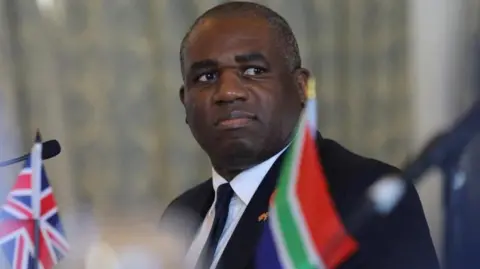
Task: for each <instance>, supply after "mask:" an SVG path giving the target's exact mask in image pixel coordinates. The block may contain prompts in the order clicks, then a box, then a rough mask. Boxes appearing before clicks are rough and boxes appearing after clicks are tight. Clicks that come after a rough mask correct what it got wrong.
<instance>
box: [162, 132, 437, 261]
mask: <svg viewBox="0 0 480 269" xmlns="http://www.w3.org/2000/svg"><path fill="white" fill-rule="evenodd" d="M317 145H318V149H319V154H320V155H321V160H322V164H323V167H324V171H325V174H326V176H327V180H328V183H329V187H330V193H331V195H332V198H333V200H334V202H335V205H336V207H337V209H338V211H339V214H340V216H341V218H342V220H345V219H346V218H348V216H350V215H351V212H354V211H355V209H356V208H358V206H359V205H358V202H360V201H361V200H362V199H363V195H364V193H365V190H366V189H367V188H368V186H370V185H371V184H372V182H373V181H374V180H375V179H378V178H379V177H380V176H381V175H384V174H390V173H396V172H399V171H398V169H396V168H394V167H392V166H389V165H387V164H385V163H382V162H379V161H376V160H373V159H368V158H364V157H361V156H358V155H356V154H354V153H352V152H350V151H348V150H346V149H345V148H343V147H342V146H341V145H339V144H338V143H336V142H334V141H332V140H328V139H323V138H321V137H320V136H319V138H318V141H317ZM282 159H283V156H280V157H279V158H278V160H277V161H276V162H275V163H274V165H273V166H272V168H271V169H270V170H269V172H268V173H267V175H266V176H265V178H264V179H263V181H262V183H261V184H260V186H259V187H258V189H257V191H256V193H255V195H254V196H253V198H252V200H251V201H250V203H249V205H248V206H247V208H246V210H245V212H244V214H243V216H242V218H241V220H240V222H239V223H238V225H237V227H236V230H235V231H234V233H233V234H232V237H231V238H230V241H229V243H228V245H227V246H226V248H225V251H224V252H223V255H222V257H221V259H220V262H219V266H218V268H224V269H253V268H255V267H254V253H255V248H256V244H257V242H258V239H259V236H260V234H261V232H262V228H263V225H264V222H258V216H259V215H260V214H262V213H263V212H266V211H268V202H269V201H268V200H269V198H270V195H271V194H272V192H273V190H274V188H275V184H276V182H277V178H278V174H279V168H280V166H281V162H282ZM213 198H214V192H213V189H212V183H211V179H210V180H207V181H205V182H203V183H201V184H199V185H197V186H196V187H194V188H192V189H190V190H188V191H186V192H185V193H183V194H182V195H180V196H179V197H178V198H176V199H175V200H174V201H172V202H171V203H170V205H169V206H168V207H167V209H166V210H165V212H164V214H163V216H162V220H161V223H162V222H165V221H167V220H168V219H169V218H170V216H173V213H174V212H176V210H182V209H184V210H188V211H189V212H191V213H193V214H194V216H196V220H195V221H191V222H189V223H188V225H187V224H185V223H183V224H182V225H178V226H177V227H176V228H177V229H182V230H181V231H180V232H181V233H182V234H183V235H187V238H189V240H193V238H194V236H195V234H196V232H197V229H198V228H199V227H200V225H201V222H202V220H203V218H204V217H205V215H206V213H207V211H208V210H209V208H210V206H211V205H212V203H213ZM178 231H179V230H177V232H178ZM354 236H355V239H356V240H357V241H358V242H359V251H358V252H357V253H356V254H354V255H353V256H352V257H351V258H349V259H348V260H346V261H345V262H344V263H343V264H342V265H340V267H339V269H438V268H439V265H438V261H437V257H436V254H435V250H434V247H433V243H432V240H431V237H430V231H429V228H428V226H427V222H426V219H425V216H424V212H423V209H422V205H421V203H420V199H419V197H418V194H417V192H416V190H415V188H414V186H413V185H411V184H410V185H409V186H408V192H407V194H406V196H405V198H404V199H403V201H402V202H401V203H400V204H399V205H398V206H397V208H396V209H395V210H394V212H392V214H390V215H389V216H388V217H383V218H382V217H375V218H374V219H372V221H371V222H370V223H369V225H367V226H366V227H364V228H362V229H360V231H357V232H355V234H354Z"/></svg>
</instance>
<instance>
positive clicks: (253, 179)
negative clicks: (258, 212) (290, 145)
mask: <svg viewBox="0 0 480 269" xmlns="http://www.w3.org/2000/svg"><path fill="white" fill-rule="evenodd" d="M285 149H286V148H285ZM285 149H283V150H282V151H280V152H279V153H277V154H275V155H274V156H272V157H271V158H270V159H268V160H266V161H264V162H263V163H260V164H258V165H256V166H254V167H252V168H250V169H247V170H245V171H243V172H241V173H240V174H238V175H237V176H236V177H234V178H233V179H232V180H231V181H230V185H231V187H232V189H233V192H234V195H233V197H232V199H231V200H230V205H229V209H228V217H227V222H226V223H225V228H224V229H223V232H222V235H221V236H220V240H219V241H218V245H217V249H216V250H215V254H214V256H213V261H212V265H211V267H210V269H214V268H215V267H216V266H217V264H218V261H219V260H220V257H221V256H222V253H223V250H224V249H225V246H226V245H227V243H228V241H229V239H230V237H231V236H232V233H233V231H234V230H235V227H236V226H237V223H238V221H239V220H240V218H241V217H242V215H243V212H244V211H245V209H246V208H247V205H248V203H249V202H250V200H251V199H252V197H253V195H254V194H255V192H256V190H257V188H258V186H259V185H260V183H261V182H262V180H263V178H264V177H265V175H266V174H267V172H268V170H270V168H271V167H272V165H273V163H274V162H275V161H276V160H277V158H278V157H279V156H280V154H281V153H282V152H283V151H284V150H285ZM225 183H228V181H227V180H226V179H224V178H223V177H222V176H220V175H219V174H218V173H217V172H216V171H215V169H213V168H212V187H213V189H214V191H215V200H214V201H213V204H212V206H211V207H210V210H209V211H208V213H207V215H206V216H205V219H204V220H203V223H202V226H201V227H200V229H199V231H198V233H197V235H196V237H195V239H194V240H193V242H192V245H191V246H190V249H189V250H188V252H187V256H186V262H187V268H193V267H194V266H195V264H196V262H197V260H198V258H199V256H200V253H201V251H202V249H203V246H204V245H205V243H206V241H207V237H208V234H209V233H210V229H211V228H212V224H213V220H214V218H215V202H216V199H217V189H218V187H219V186H220V185H221V184H225Z"/></svg>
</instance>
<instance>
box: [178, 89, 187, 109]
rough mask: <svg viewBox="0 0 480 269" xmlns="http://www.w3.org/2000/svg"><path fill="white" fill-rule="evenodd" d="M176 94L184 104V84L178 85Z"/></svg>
mask: <svg viewBox="0 0 480 269" xmlns="http://www.w3.org/2000/svg"><path fill="white" fill-rule="evenodd" d="M178 96H179V97H180V102H182V104H183V105H184V106H185V86H184V85H182V86H181V87H180V91H179V92H178Z"/></svg>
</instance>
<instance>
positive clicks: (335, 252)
mask: <svg viewBox="0 0 480 269" xmlns="http://www.w3.org/2000/svg"><path fill="white" fill-rule="evenodd" d="M304 134H305V137H304V144H303V145H302V152H301V156H300V165H299V170H298V181H297V185H296V194H297V197H298V200H299V202H300V207H301V210H302V212H303V216H304V218H305V222H306V225H307V227H308V229H309V232H310V235H311V237H312V240H313V243H314V246H315V248H316V250H317V252H318V253H319V254H320V255H321V257H322V260H323V262H324V263H325V265H326V266H327V268H334V267H335V266H337V265H338V264H340V263H341V262H343V261H345V259H346V258H348V257H349V256H350V255H351V254H353V253H354V252H355V251H356V250H357V243H356V242H355V240H354V239H353V238H352V237H350V236H349V235H348V234H347V232H346V230H345V228H344V226H343V224H342V222H341V219H340V217H339V216H338V214H337V211H336V209H335V205H334V203H333V201H332V199H331V197H330V193H329V191H328V185H327V180H326V178H325V175H324V171H323V167H322V166H321V164H320V160H319V158H318V157H319V156H318V152H317V147H316V144H315V141H314V140H313V137H312V135H311V132H309V131H308V130H307V131H305V132H304Z"/></svg>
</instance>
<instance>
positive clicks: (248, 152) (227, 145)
mask: <svg viewBox="0 0 480 269" xmlns="http://www.w3.org/2000/svg"><path fill="white" fill-rule="evenodd" d="M216 151H217V153H218V154H216V155H217V156H218V157H220V158H219V160H218V161H220V162H222V163H224V164H226V165H228V166H231V167H232V168H238V169H246V168H248V167H249V166H252V165H255V164H254V162H255V159H256V156H257V150H256V147H255V145H254V144H253V143H251V142H250V141H246V140H243V139H235V140H231V141H224V142H223V143H219V145H218V148H217V149H216Z"/></svg>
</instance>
